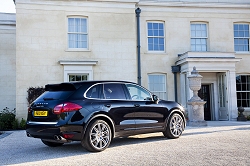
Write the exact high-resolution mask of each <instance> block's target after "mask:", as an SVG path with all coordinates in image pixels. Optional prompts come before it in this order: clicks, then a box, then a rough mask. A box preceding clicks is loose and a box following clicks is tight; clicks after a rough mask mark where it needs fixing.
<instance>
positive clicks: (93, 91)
mask: <svg viewBox="0 0 250 166" xmlns="http://www.w3.org/2000/svg"><path fill="white" fill-rule="evenodd" d="M101 89H102V85H95V86H93V87H92V88H90V89H89V90H88V92H87V93H86V97H88V98H93V99H100V98H103V97H102V94H101Z"/></svg>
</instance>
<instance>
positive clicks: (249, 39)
mask: <svg viewBox="0 0 250 166" xmlns="http://www.w3.org/2000/svg"><path fill="white" fill-rule="evenodd" d="M235 25H248V34H247V35H248V36H245V35H246V33H244V32H245V31H242V32H243V33H244V36H240V37H239V36H235V33H236V31H235ZM233 26H234V27H233V32H234V51H235V52H249V51H250V44H249V42H250V24H249V23H234V25H233ZM237 32H238V33H239V32H240V30H238V31H237ZM237 39H247V40H248V47H247V49H248V50H243V51H242V50H236V41H235V40H237ZM239 45H240V44H238V45H237V46H239ZM241 45H242V46H246V44H244V43H243V44H241Z"/></svg>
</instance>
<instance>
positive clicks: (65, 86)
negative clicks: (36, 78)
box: [45, 83, 78, 91]
mask: <svg viewBox="0 0 250 166" xmlns="http://www.w3.org/2000/svg"><path fill="white" fill-rule="evenodd" d="M77 88H78V87H75V86H74V85H73V84H72V83H61V84H47V85H45V91H74V90H76V89H77Z"/></svg>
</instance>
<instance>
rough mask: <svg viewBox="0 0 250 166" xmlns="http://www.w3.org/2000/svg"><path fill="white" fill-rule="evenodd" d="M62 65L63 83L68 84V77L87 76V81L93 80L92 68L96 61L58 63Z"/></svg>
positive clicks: (63, 61)
mask: <svg viewBox="0 0 250 166" xmlns="http://www.w3.org/2000/svg"><path fill="white" fill-rule="evenodd" d="M59 63H60V64H61V65H63V70H64V82H69V81H70V80H69V75H78V74H79V75H88V80H93V79H94V77H93V66H95V65H96V64H97V61H65V60H61V61H59Z"/></svg>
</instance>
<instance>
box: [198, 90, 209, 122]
mask: <svg viewBox="0 0 250 166" xmlns="http://www.w3.org/2000/svg"><path fill="white" fill-rule="evenodd" d="M198 96H199V97H200V98H201V99H202V100H204V101H206V104H205V105H204V120H211V110H210V105H211V102H210V85H201V89H200V90H199V92H198Z"/></svg>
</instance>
